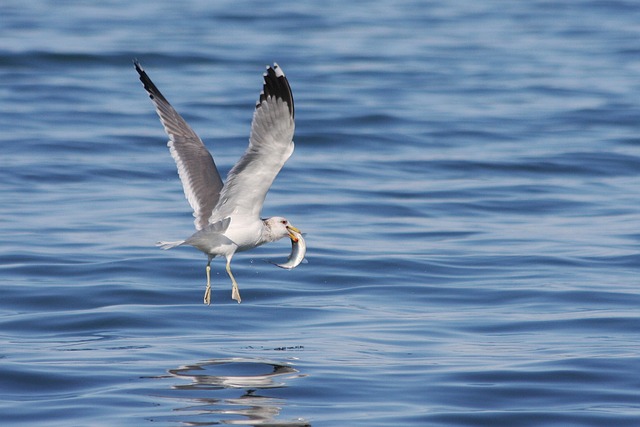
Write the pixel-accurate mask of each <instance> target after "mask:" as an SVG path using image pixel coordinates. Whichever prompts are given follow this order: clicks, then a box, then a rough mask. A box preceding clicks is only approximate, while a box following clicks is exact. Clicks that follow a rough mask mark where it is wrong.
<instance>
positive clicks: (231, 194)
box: [133, 60, 301, 305]
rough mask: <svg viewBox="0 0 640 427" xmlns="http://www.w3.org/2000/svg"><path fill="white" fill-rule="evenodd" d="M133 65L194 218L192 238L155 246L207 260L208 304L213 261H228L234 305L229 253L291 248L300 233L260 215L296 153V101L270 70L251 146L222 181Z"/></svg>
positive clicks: (278, 70) (283, 79) (256, 113)
mask: <svg viewBox="0 0 640 427" xmlns="http://www.w3.org/2000/svg"><path fill="white" fill-rule="evenodd" d="M133 64H134V66H135V69H136V71H137V72H138V74H139V75H140V81H141V82H142V85H143V86H144V88H145V90H146V91H147V93H148V94H149V98H151V101H152V102H153V104H154V106H155V109H156V112H157V113H158V116H160V122H161V123H162V126H163V127H164V130H165V132H166V133H167V135H168V136H169V141H168V143H167V145H168V147H169V152H170V153H171V156H172V157H173V159H174V160H175V162H176V166H177V167H178V175H179V176H180V180H181V181H182V187H183V189H184V194H185V197H186V199H187V200H188V201H189V204H190V205H191V208H192V209H193V216H194V217H195V220H194V225H195V228H196V232H195V233H193V234H192V235H191V236H190V237H188V238H187V239H185V240H179V241H173V242H158V246H160V247H161V248H162V249H170V248H174V247H176V246H183V245H190V246H193V247H195V248H197V249H199V250H200V251H202V252H204V253H205V254H206V255H207V257H208V261H207V268H206V273H207V286H206V289H205V293H204V303H205V304H207V305H209V304H210V303H211V261H212V260H213V258H215V257H216V256H223V257H225V259H226V261H227V266H226V270H227V274H228V275H229V278H230V279H231V283H232V286H233V287H232V292H231V297H232V298H233V299H234V300H236V301H237V302H238V303H239V302H240V301H241V298H240V291H239V290H238V283H237V282H236V279H235V278H234V277H233V273H232V272H231V259H232V258H233V255H234V254H235V253H236V252H241V251H246V250H249V249H253V248H255V247H257V246H260V245H262V244H264V243H269V242H275V241H277V240H280V239H282V238H284V237H287V236H288V237H289V238H290V239H291V240H292V242H296V241H297V239H298V236H300V235H301V232H300V230H298V229H297V228H296V227H294V226H293V225H291V224H290V223H289V221H288V220H287V219H286V218H283V217H279V216H275V217H271V218H267V219H261V217H260V213H261V211H262V205H263V204H264V199H265V197H266V195H267V191H269V187H271V184H272V183H273V180H274V179H275V178H276V176H277V175H278V172H280V169H282V166H283V165H284V163H285V162H286V161H287V159H288V158H289V157H290V156H291V154H292V153H293V148H294V143H293V132H294V128H295V124H294V107H293V95H292V94H291V87H290V86H289V82H288V80H287V77H286V76H285V74H284V72H283V71H282V69H281V68H280V67H279V66H278V64H275V63H274V64H273V66H267V71H266V72H265V73H264V75H263V78H264V84H263V86H262V92H261V93H260V98H259V99H258V101H257V103H256V108H255V111H254V113H253V120H252V122H251V134H250V136H249V147H248V148H247V150H246V151H245V153H244V154H243V155H242V157H241V158H240V160H238V162H237V163H236V164H235V166H233V168H232V169H231V170H230V171H229V173H228V175H227V179H226V183H223V182H222V179H221V178H220V173H219V172H218V169H217V167H216V164H215V162H214V160H213V157H212V156H211V153H209V151H208V150H207V148H206V147H205V145H204V143H203V142H202V140H201V139H200V138H199V137H198V135H197V134H196V133H195V132H194V131H193V129H191V126H189V125H188V124H187V122H186V121H185V120H184V119H183V118H182V116H180V114H178V112H177V111H176V110H175V109H174V108H173V107H172V106H171V104H170V103H169V101H167V99H166V98H165V97H164V96H163V95H162V93H161V92H160V91H159V90H158V88H157V87H156V85H155V84H153V82H152V81H151V79H150V78H149V76H148V75H147V73H146V72H145V71H144V69H143V68H142V66H141V65H140V63H139V62H138V61H137V60H134V61H133Z"/></svg>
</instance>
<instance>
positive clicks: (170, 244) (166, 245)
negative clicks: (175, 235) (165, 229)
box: [156, 240, 184, 251]
mask: <svg viewBox="0 0 640 427" xmlns="http://www.w3.org/2000/svg"><path fill="white" fill-rule="evenodd" d="M183 243H184V240H176V241H175V242H158V243H156V246H160V248H161V249H164V250H165V251H166V250H167V249H171V248H175V247H176V246H180V245H182V244H183Z"/></svg>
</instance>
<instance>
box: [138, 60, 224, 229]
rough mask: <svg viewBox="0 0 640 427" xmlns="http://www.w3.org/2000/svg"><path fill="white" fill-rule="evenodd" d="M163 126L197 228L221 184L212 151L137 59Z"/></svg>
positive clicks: (205, 220)
mask: <svg viewBox="0 0 640 427" xmlns="http://www.w3.org/2000/svg"><path fill="white" fill-rule="evenodd" d="M133 63H134V65H135V67H136V71H137V72H138V74H139V75H140V81H141V82H142V84H143V85H144V88H145V89H146V91H147V93H149V98H151V101H152V102H153V104H154V105H155V107H156V112H157V113H158V116H160V121H161V122H162V126H164V130H165V132H167V135H169V142H168V143H167V145H168V146H169V151H170V152H171V156H172V157H173V159H174V160H175V161H176V165H177V166H178V175H180V180H181V181H182V187H183V189H184V195H185V197H186V198H187V200H188V201H189V204H190V205H191V208H192V209H193V216H194V217H195V220H194V224H195V226H196V230H200V229H202V228H203V227H204V226H206V225H207V224H208V223H209V217H210V216H211V211H212V210H213V208H214V207H215V206H216V204H217V203H218V199H219V196H220V190H221V189H222V186H223V183H222V179H221V178H220V173H219V172H218V169H217V168H216V164H215V162H214V161H213V157H211V153H209V151H208V150H207V149H206V147H205V146H204V144H203V143H202V140H201V139H200V138H199V137H198V135H196V133H195V132H194V131H193V129H191V127H190V126H189V125H188V124H187V122H185V120H184V119H183V118H182V116H180V114H178V112H177V111H176V110H175V109H174V108H173V107H172V106H171V104H169V101H167V99H166V98H165V97H164V96H163V95H162V93H160V91H159V90H158V88H157V87H156V85H154V84H153V82H152V81H151V79H150V78H149V76H148V75H147V73H146V72H145V71H144V70H143V69H142V67H141V66H140V63H138V61H134V62H133Z"/></svg>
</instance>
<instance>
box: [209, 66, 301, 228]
mask: <svg viewBox="0 0 640 427" xmlns="http://www.w3.org/2000/svg"><path fill="white" fill-rule="evenodd" d="M294 128H295V124H294V106H293V95H292V94H291V87H290V86H289V82H288V81H287V78H286V76H285V75H284V73H283V72H282V69H281V68H280V67H279V66H278V64H273V67H267V72H266V73H264V85H263V88H262V93H261V94H260V99H259V100H258V102H257V103H256V109H255V112H254V113H253V121H252V122H251V136H250V137H249V147H248V148H247V151H245V153H244V154H243V156H242V157H241V158H240V160H238V163H236V165H235V166H234V167H233V168H232V169H231V170H230V171H229V174H228V175H227V181H226V184H225V186H224V187H223V189H222V192H221V193H220V200H219V201H218V204H217V205H216V207H215V209H214V210H213V214H212V216H211V218H210V220H209V221H210V222H216V221H219V220H220V219H223V218H225V217H228V216H232V215H234V216H236V217H237V218H239V217H246V218H248V219H250V220H253V219H256V218H259V217H260V212H261V211H262V205H263V203H264V199H265V197H266V195H267V191H269V188H270V187H271V184H272V183H273V180H274V179H275V178H276V175H278V172H280V169H282V166H283V165H284V163H285V162H286V161H287V159H288V158H289V157H290V156H291V154H292V153H293V131H294Z"/></svg>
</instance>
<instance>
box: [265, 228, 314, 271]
mask: <svg viewBox="0 0 640 427" xmlns="http://www.w3.org/2000/svg"><path fill="white" fill-rule="evenodd" d="M288 228H289V237H290V238H291V254H290V255H289V259H288V260H287V262H285V263H284V264H276V263H275V262H272V264H275V265H276V266H278V267H280V268H286V269H287V270H291V269H292V268H296V267H297V266H299V265H300V263H301V262H302V261H303V260H304V255H305V254H306V253H307V244H306V243H305V241H304V238H303V237H302V233H300V230H298V229H294V227H288Z"/></svg>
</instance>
